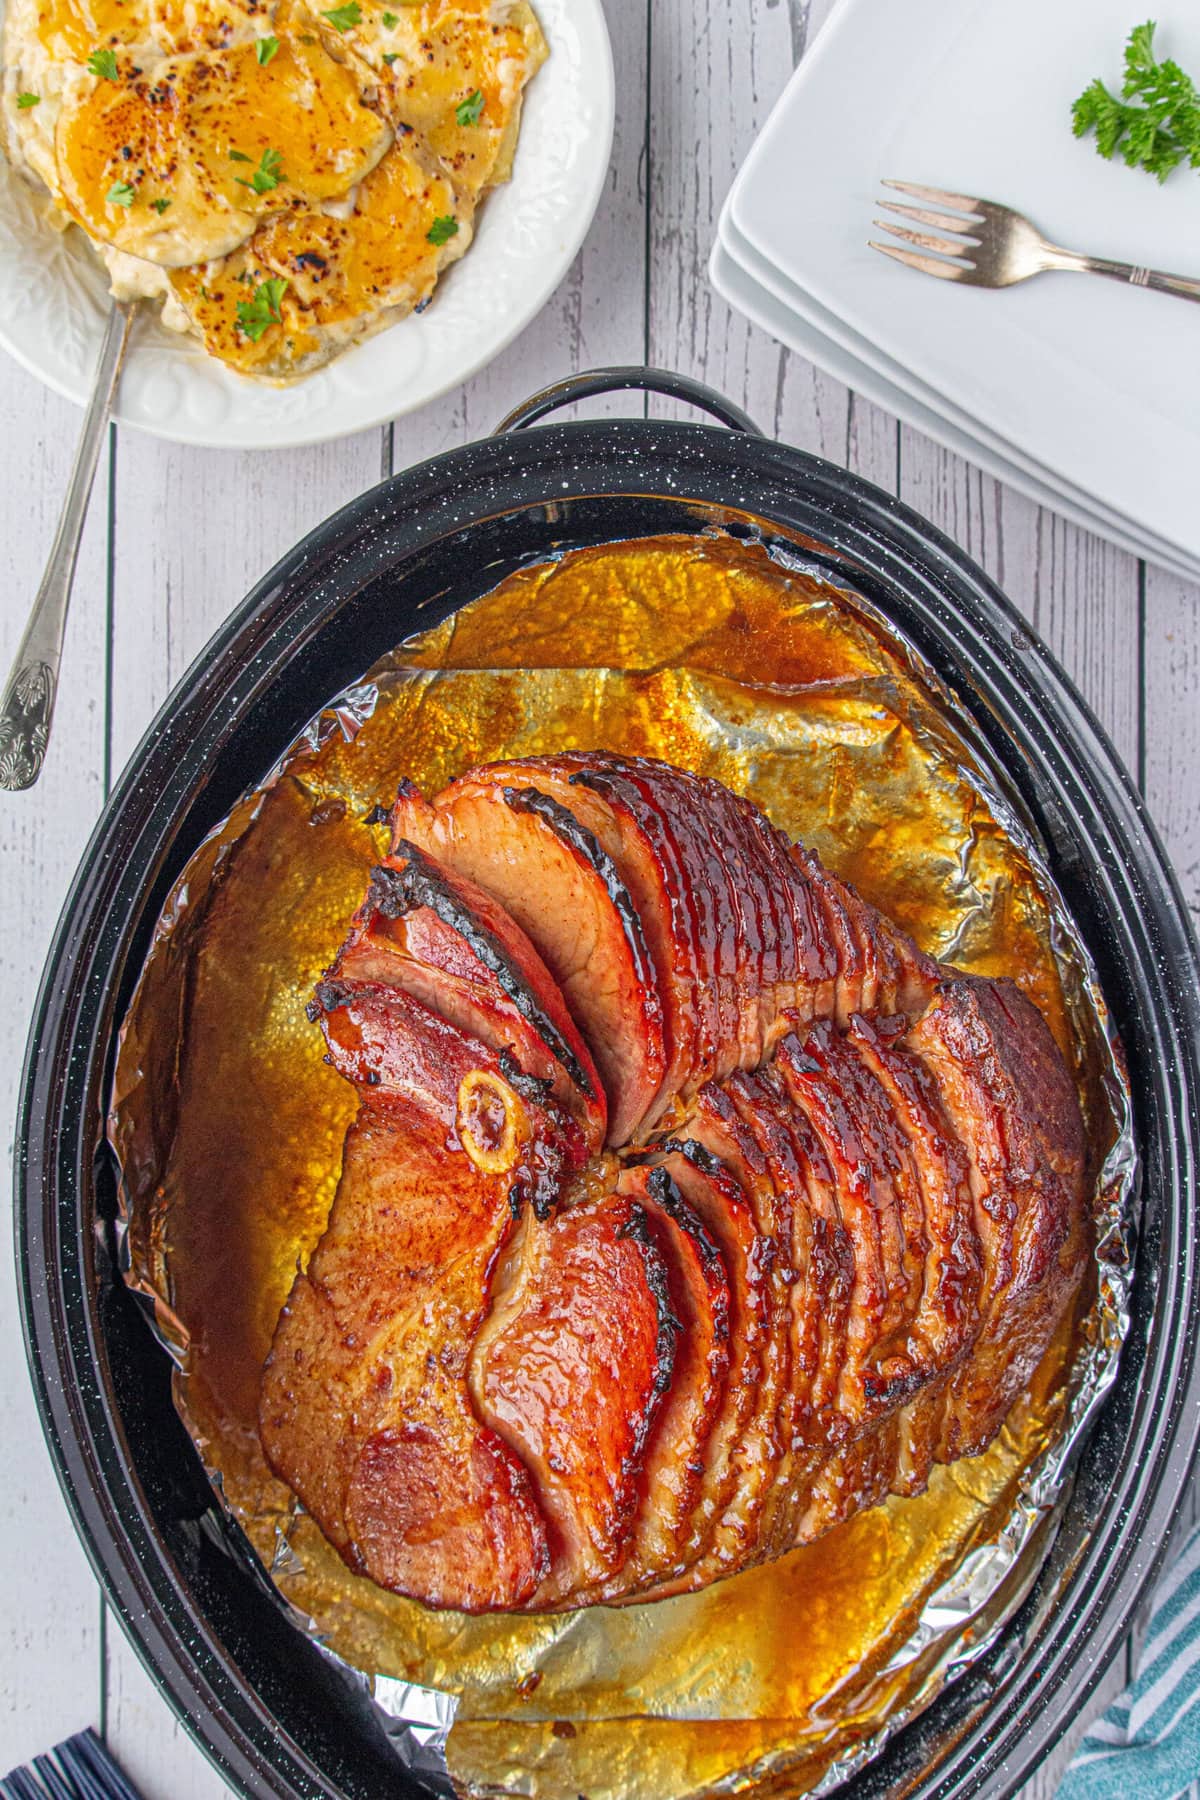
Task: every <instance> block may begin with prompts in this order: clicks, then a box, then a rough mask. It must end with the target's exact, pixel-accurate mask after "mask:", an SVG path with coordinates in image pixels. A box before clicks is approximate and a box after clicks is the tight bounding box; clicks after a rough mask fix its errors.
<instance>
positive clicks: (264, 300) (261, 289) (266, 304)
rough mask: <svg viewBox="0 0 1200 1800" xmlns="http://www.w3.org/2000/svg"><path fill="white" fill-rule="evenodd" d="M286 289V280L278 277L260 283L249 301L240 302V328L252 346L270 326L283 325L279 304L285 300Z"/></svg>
mask: <svg viewBox="0 0 1200 1800" xmlns="http://www.w3.org/2000/svg"><path fill="white" fill-rule="evenodd" d="M286 288H287V282H286V280H285V279H284V278H283V276H282V275H277V276H276V277H275V278H274V280H272V281H260V282H259V284H258V286H257V287H256V288H255V290H254V293H253V295H252V296H251V298H250V299H249V300H239V301H238V303H237V322H238V326H239V328H240V329H241V330H242V331H243V332H244V333H245V334H246V336H247V337H248V338H249V339H250V342H251V343H252V344H257V342H258V340H259V338H260V337H261V336H262V334H263V332H264V331H266V330H267V328H268V327H269V326H271V325H281V324H282V323H283V315H282V313H281V312H280V310H279V302H280V301H281V300H282V299H283V296H284V292H285V290H286Z"/></svg>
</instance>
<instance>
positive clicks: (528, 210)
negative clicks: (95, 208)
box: [0, 0, 614, 450]
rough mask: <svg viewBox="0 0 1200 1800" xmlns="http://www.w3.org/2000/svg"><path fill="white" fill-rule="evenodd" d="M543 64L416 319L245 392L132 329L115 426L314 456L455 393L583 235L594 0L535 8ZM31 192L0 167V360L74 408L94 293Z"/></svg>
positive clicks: (549, 284) (212, 368)
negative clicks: (508, 163) (311, 448)
mask: <svg viewBox="0 0 1200 1800" xmlns="http://www.w3.org/2000/svg"><path fill="white" fill-rule="evenodd" d="M535 7H536V11H537V15H538V18H539V19H540V21H541V24H542V29H543V30H544V32H545V34H546V38H547V41H548V42H549V45H550V56H549V59H548V60H547V62H546V63H545V64H544V65H543V67H542V68H541V69H540V70H539V71H538V74H537V75H536V76H535V77H534V80H533V81H532V83H531V84H530V87H529V90H528V93H527V95H526V103H525V111H524V119H523V123H522V127H521V139H520V143H519V144H518V146H517V156H516V164H515V167H514V170H513V178H512V180H511V182H509V183H508V184H507V186H505V187H502V188H498V189H497V190H496V191H495V193H493V194H490V195H489V196H488V197H487V199H486V200H485V202H484V204H483V206H482V207H481V209H480V217H479V224H478V229H477V231H476V235H475V241H474V243H473V244H472V246H471V248H470V250H469V251H468V253H467V255H466V256H465V257H464V258H463V259H462V261H461V262H460V263H456V264H455V265H454V267H453V268H452V269H451V270H450V271H449V273H448V275H447V276H446V278H445V280H444V281H443V282H441V283H440V284H439V286H438V288H437V291H436V293H435V295H434V298H433V304H432V305H431V306H430V308H429V310H428V311H427V312H424V313H422V314H420V315H419V316H417V315H412V316H410V317H409V318H407V319H402V320H401V321H400V322H399V324H396V325H393V326H391V327H390V328H389V329H388V330H387V331H381V332H380V333H379V335H378V336H377V337H373V338H369V339H368V340H367V342H366V343H364V344H359V345H357V346H356V347H355V349H353V350H349V351H347V352H346V354H345V355H344V356H340V357H338V358H337V359H336V360H335V361H334V362H332V363H329V364H328V365H327V366H326V367H325V368H323V369H320V370H318V371H317V373H316V374H315V375H311V376H309V378H308V379H307V380H305V381H301V382H298V383H297V384H296V385H295V386H294V387H286V388H272V387H267V386H262V385H259V384H258V383H257V382H251V381H247V380H246V379H245V378H244V377H242V376H239V375H235V374H234V373H233V372H232V371H231V370H229V369H226V368H225V367H224V366H223V365H222V364H221V363H218V362H216V361H214V360H213V358H212V357H210V356H206V355H205V353H204V352H203V350H201V349H200V347H199V345H198V344H197V343H196V342H195V340H194V339H191V338H185V337H181V336H179V334H178V333H176V332H173V331H166V330H164V329H163V327H162V326H161V325H160V324H159V323H158V320H157V317H156V316H154V314H152V313H150V309H149V308H146V309H145V310H146V312H147V313H148V314H149V315H150V316H147V317H144V318H143V319H142V320H141V321H140V322H139V326H138V330H137V334H136V337H135V339H134V342H133V345H132V347H131V349H130V353H129V360H128V363H127V364H126V368H125V373H124V375H123V376H122V378H121V388H120V393H119V394H118V397H117V408H116V416H117V418H118V419H119V420H120V422H121V423H122V424H123V425H133V426H136V427H137V429H138V430H139V431H148V432H151V433H153V434H154V435H155V436H157V437H163V438H172V439H174V440H175V441H176V442H178V443H183V444H207V445H216V446H220V447H222V448H226V449H240V450H260V449H280V448H282V447H284V446H286V445H296V444H315V443H320V442H321V441H322V440H323V439H325V438H333V437H341V436H342V435H343V434H344V433H346V432H350V431H362V430H364V429H365V428H366V427H368V426H371V425H380V424H383V423H384V422H385V421H386V420H388V419H394V418H397V417H399V416H400V415H401V414H402V413H407V412H413V411H414V410H415V409H416V408H417V407H419V406H424V405H426V404H427V402H428V401H430V400H435V399H436V398H437V397H438V395H439V394H444V393H445V392H446V391H447V390H448V389H449V388H452V387H457V386H458V384H459V383H460V382H463V381H466V380H467V379H468V377H469V376H471V375H473V374H474V373H475V372H476V370H478V369H481V368H482V367H483V366H484V364H485V363H488V362H490V361H491V360H492V358H493V357H494V356H497V355H498V354H499V352H500V351H501V350H503V349H504V347H505V345H506V344H508V343H510V342H511V341H512V339H513V338H514V337H516V335H517V333H518V332H519V331H522V330H523V329H524V327H525V326H526V325H528V323H529V321H530V320H531V319H532V318H533V317H534V316H535V314H536V313H538V312H540V310H541V308H542V307H543V306H544V305H545V303H546V301H547V300H548V299H549V298H550V295H551V294H552V293H553V292H554V289H555V288H556V287H557V286H558V284H559V282H560V281H561V280H562V278H563V276H564V275H565V274H566V272H567V270H568V268H569V267H570V265H571V262H572V260H573V259H574V256H575V253H576V251H577V250H578V249H579V246H580V244H581V243H582V242H583V239H584V237H585V236H586V234H587V231H588V227H589V226H590V224H591V222H592V215H593V214H594V212H595V210H596V207H597V205H598V204H599V200H600V194H601V191H602V189H603V186H604V178H605V176H606V174H607V172H608V160H609V155H610V152H611V149H612V133H613V116H614V87H613V66H612V50H611V47H610V45H609V41H608V29H607V27H606V25H605V22H604V14H603V12H602V10H601V6H600V0H535ZM41 205H42V203H41V200H40V199H39V195H38V191H37V190H36V189H35V188H33V187H32V186H31V185H30V184H29V183H28V182H27V181H25V180H23V179H22V178H21V177H20V176H18V175H16V174H15V173H14V172H13V170H12V169H11V168H10V167H9V164H8V163H7V161H6V160H5V158H4V156H3V154H2V153H0V344H2V345H3V347H4V348H5V349H6V350H8V351H9V352H10V353H11V354H12V355H13V356H15V357H16V359H17V361H18V362H20V363H23V364H24V366H25V367H26V368H27V369H29V370H30V371H31V372H32V373H33V374H34V375H37V376H39V377H40V378H41V379H42V380H43V381H44V382H46V383H47V385H48V386H50V387H52V388H54V389H55V390H56V392H58V393H60V394H65V395H66V397H67V398H68V399H69V400H74V401H76V402H78V404H80V405H82V404H83V403H84V401H85V400H86V398H87V395H88V392H89V390H90V388H91V381H92V371H93V368H94V367H95V362H96V357H97V354H98V352H99V348H100V337H101V332H102V329H103V324H104V317H105V314H106V312H107V306H108V301H107V283H106V281H105V276H104V271H103V269H102V268H101V265H100V263H99V261H98V259H97V258H96V257H95V256H94V255H93V254H92V251H91V249H90V248H89V246H88V244H87V242H86V241H85V239H84V238H83V236H82V235H81V233H79V232H78V231H76V230H74V229H72V230H71V231H69V232H67V233H66V234H65V235H60V234H59V233H58V232H56V231H54V230H53V229H52V228H51V227H50V226H49V225H47V224H46V223H45V220H44V218H43V217H42V213H41Z"/></svg>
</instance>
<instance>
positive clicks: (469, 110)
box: [454, 88, 483, 125]
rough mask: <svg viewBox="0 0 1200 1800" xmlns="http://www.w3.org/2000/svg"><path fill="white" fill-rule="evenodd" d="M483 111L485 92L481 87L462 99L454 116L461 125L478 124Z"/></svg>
mask: <svg viewBox="0 0 1200 1800" xmlns="http://www.w3.org/2000/svg"><path fill="white" fill-rule="evenodd" d="M482 111H483V93H482V91H481V90H480V89H479V88H476V89H475V92H474V93H473V94H468V95H467V97H466V99H465V100H460V101H459V103H458V105H457V106H456V107H455V109H454V116H455V118H456V119H457V120H458V122H459V124H460V125H478V123H479V115H480V113H481V112H482Z"/></svg>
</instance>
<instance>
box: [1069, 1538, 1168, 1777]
mask: <svg viewBox="0 0 1200 1800" xmlns="http://www.w3.org/2000/svg"><path fill="white" fill-rule="evenodd" d="M1057 1800H1200V1527H1197V1529H1196V1530H1194V1531H1193V1532H1192V1535H1191V1536H1190V1537H1189V1539H1188V1541H1187V1543H1186V1544H1185V1545H1184V1548H1183V1552H1182V1554H1181V1555H1180V1556H1179V1557H1178V1558H1177V1559H1176V1560H1175V1562H1173V1563H1172V1564H1171V1566H1170V1568H1169V1569H1168V1570H1167V1572H1166V1574H1165V1575H1164V1576H1163V1578H1162V1580H1161V1581H1160V1583H1159V1586H1158V1590H1157V1592H1156V1593H1155V1596H1154V1610H1153V1612H1152V1614H1151V1617H1150V1627H1149V1630H1148V1631H1147V1633H1146V1638H1145V1642H1144V1643H1143V1645H1142V1649H1141V1654H1140V1655H1139V1657H1138V1665H1137V1675H1136V1679H1135V1680H1134V1682H1133V1684H1132V1686H1130V1687H1128V1688H1126V1690H1125V1692H1124V1693H1123V1694H1122V1695H1121V1696H1120V1698H1119V1699H1117V1700H1114V1701H1113V1703H1112V1705H1111V1706H1110V1707H1109V1709H1108V1711H1107V1712H1106V1713H1105V1714H1104V1715H1103V1716H1102V1717H1101V1718H1099V1719H1097V1720H1096V1722H1095V1724H1094V1725H1092V1727H1091V1728H1090V1730H1089V1731H1088V1734H1087V1736H1086V1737H1085V1738H1084V1740H1083V1742H1082V1744H1080V1746H1079V1749H1078V1750H1077V1751H1076V1753H1075V1759H1074V1761H1073V1762H1072V1763H1071V1765H1070V1767H1069V1768H1068V1770H1067V1773H1066V1776H1065V1777H1064V1779H1063V1783H1062V1786H1061V1787H1060V1788H1059V1790H1058V1796H1057Z"/></svg>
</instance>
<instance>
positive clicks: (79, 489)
mask: <svg viewBox="0 0 1200 1800" xmlns="http://www.w3.org/2000/svg"><path fill="white" fill-rule="evenodd" d="M137 304H138V303H137V301H136V300H118V301H117V302H116V303H115V304H114V306H113V309H112V311H111V312H110V313H109V315H108V324H107V325H106V326H105V329H104V342H103V343H102V344H101V346H100V360H99V362H98V363H97V364H96V379H95V381H94V383H93V385H92V397H91V399H90V400H89V401H88V409H87V414H86V416H85V418H84V421H83V430H82V432H81V433H80V435H79V448H78V449H77V450H76V452H75V463H74V466H73V467H72V469H71V479H70V481H69V482H68V483H67V495H66V499H65V500H64V501H63V509H62V516H61V517H60V519H59V521H58V530H57V532H56V533H55V537H54V545H53V548H52V549H51V551H50V560H49V562H48V563H47V564H46V573H45V574H44V575H43V577H42V585H41V587H40V588H39V589H38V591H37V598H36V599H35V600H34V603H33V610H32V611H31V613H30V615H29V623H28V624H27V625H26V627H25V635H24V637H23V638H22V639H21V642H20V645H19V647H18V649H17V654H16V657H15V659H14V661H13V666H12V673H11V674H10V675H9V678H8V682H7V685H6V686H5V689H4V694H3V698H0V788H8V789H10V790H12V791H13V792H15V791H16V790H17V789H18V788H27V787H32V786H33V784H34V782H35V781H36V780H37V778H38V776H39V775H40V774H41V771H42V763H43V761H44V759H45V755H46V745H47V744H48V743H49V741H50V721H51V719H52V718H53V716H54V698H55V695H56V693H57V692H58V665H59V662H60V660H61V657H62V646H63V632H64V631H65V629H66V624H67V604H68V602H69V601H70V598H71V582H72V580H73V579H74V575H75V560H76V558H77V556H78V555H79V539H80V536H81V534H82V532H83V521H84V519H85V518H86V517H87V505H88V499H89V497H90V495H91V492H92V480H93V478H94V476H95V473H96V463H97V461H98V460H99V457H100V446H101V444H102V443H103V442H104V433H105V430H106V428H107V426H108V420H109V415H110V414H111V412H112V404H113V398H114V396H115V394H116V391H117V382H118V381H119V379H120V375H121V364H122V362H123V360H124V357H125V346H126V344H127V343H128V341H129V327H130V325H131V324H132V322H133V315H134V312H135V311H136V310H137Z"/></svg>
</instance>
